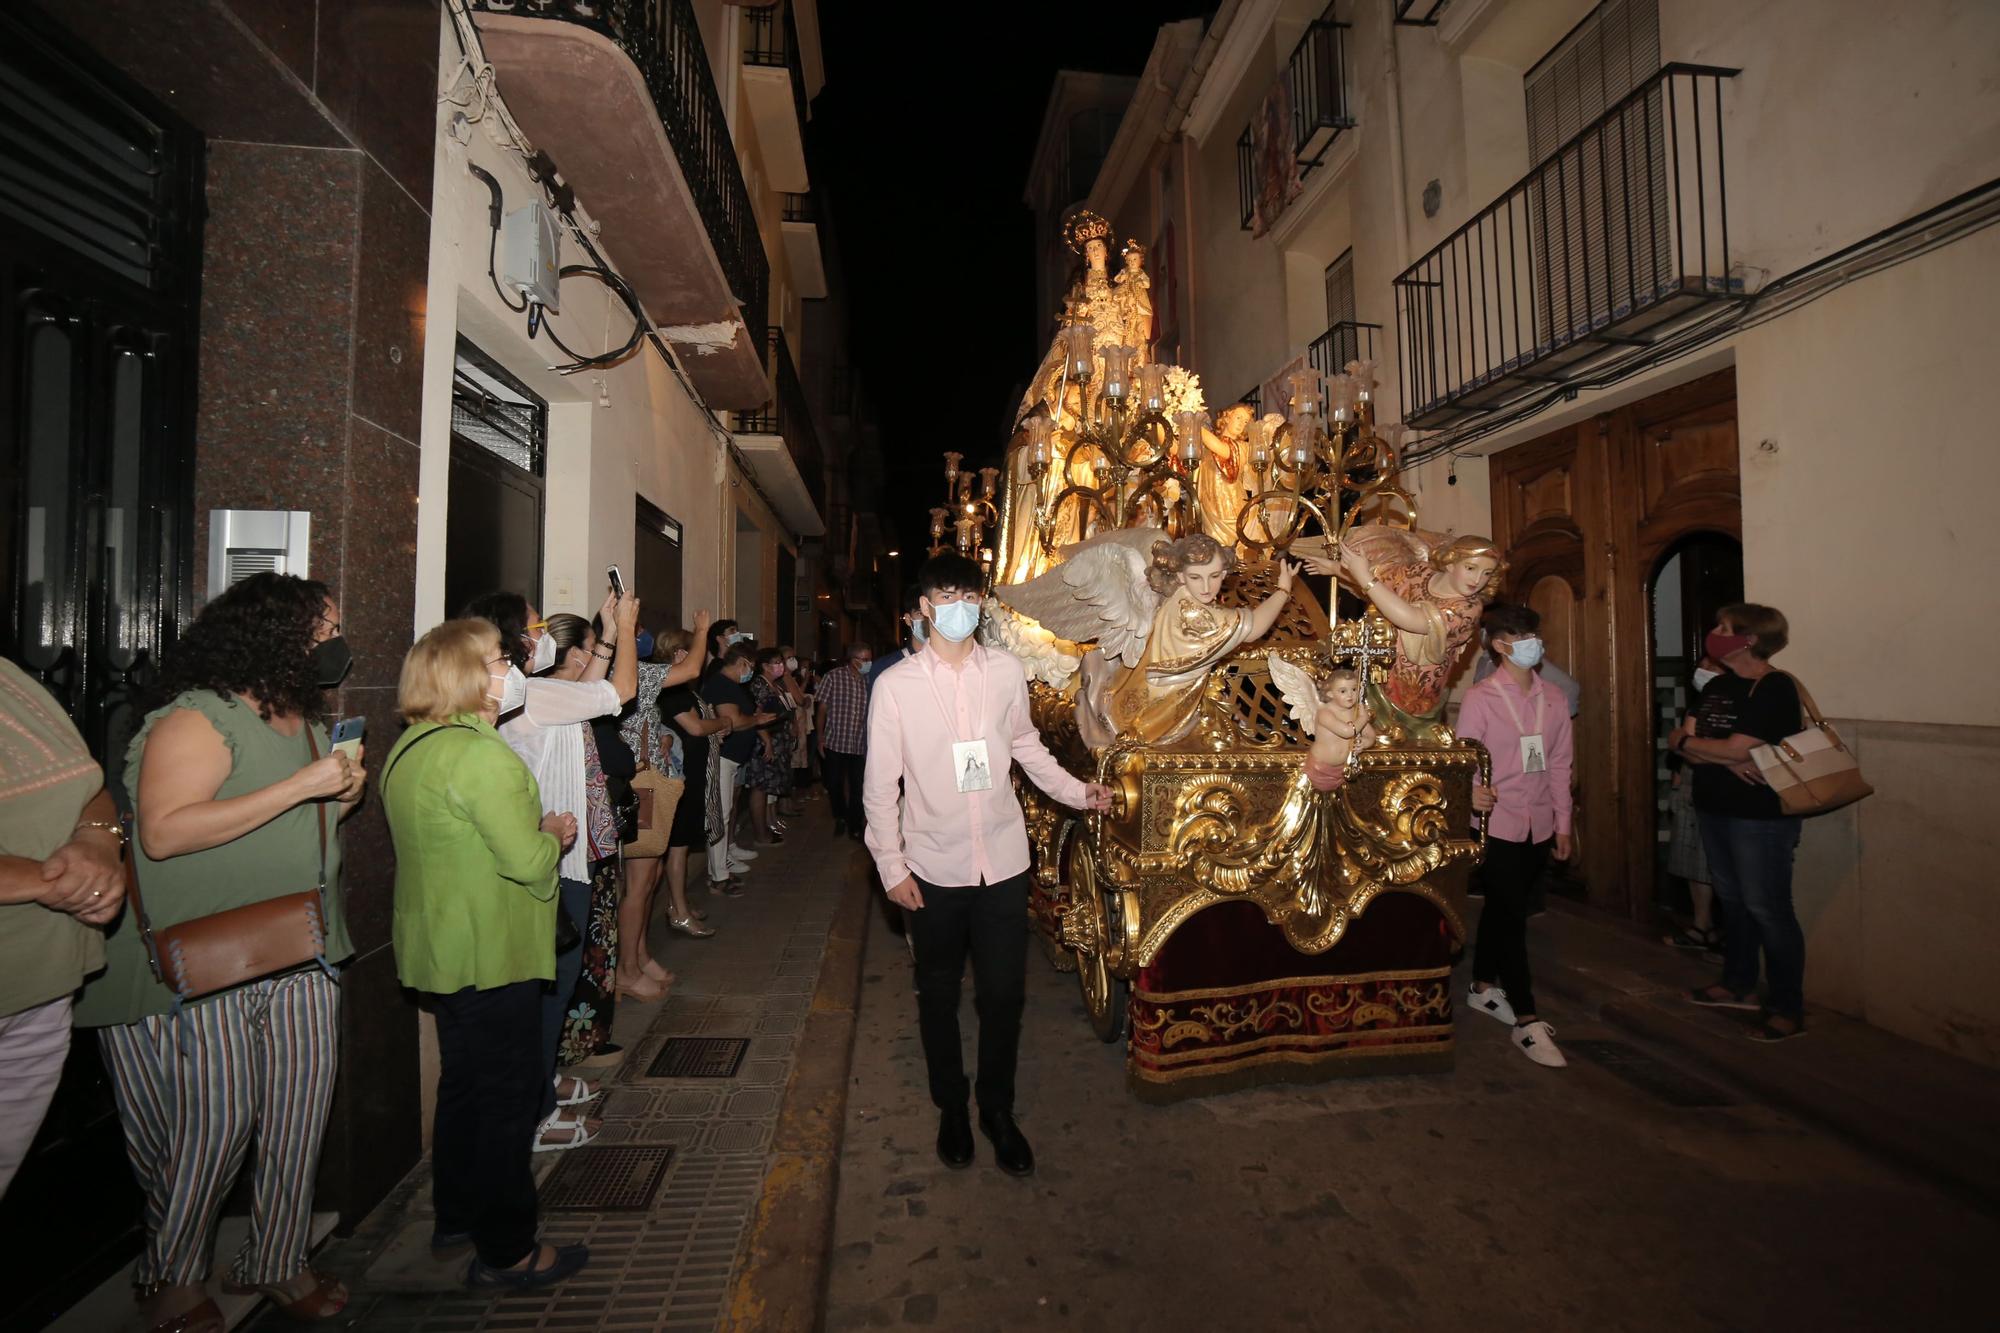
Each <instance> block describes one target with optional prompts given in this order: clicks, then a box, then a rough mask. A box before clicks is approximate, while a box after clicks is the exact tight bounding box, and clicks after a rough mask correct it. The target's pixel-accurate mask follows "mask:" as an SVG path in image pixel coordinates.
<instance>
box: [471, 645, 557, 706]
mask: <svg viewBox="0 0 2000 1333" xmlns="http://www.w3.org/2000/svg"><path fill="white" fill-rule="evenodd" d="M543 642H544V643H547V642H549V640H547V639H544V640H543ZM486 679H488V680H497V681H499V682H500V697H499V698H498V699H493V691H492V689H491V688H489V689H488V690H487V691H486V697H487V698H488V699H493V702H494V703H496V704H498V705H499V706H500V711H501V712H502V713H511V712H513V711H514V710H515V709H516V708H519V707H520V706H521V705H522V704H523V703H525V702H527V698H528V678H527V677H526V676H524V675H522V674H521V668H519V667H517V666H510V667H508V668H507V674H506V675H504V676H496V675H494V674H493V673H492V672H490V671H489V672H487V673H486Z"/></svg>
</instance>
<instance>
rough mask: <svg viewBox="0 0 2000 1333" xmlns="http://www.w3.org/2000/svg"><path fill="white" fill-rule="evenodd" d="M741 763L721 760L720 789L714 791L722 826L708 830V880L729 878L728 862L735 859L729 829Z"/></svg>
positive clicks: (716, 882) (733, 844) (718, 882)
mask: <svg viewBox="0 0 2000 1333" xmlns="http://www.w3.org/2000/svg"><path fill="white" fill-rule="evenodd" d="M742 768H743V765H741V764H739V763H737V762H736V761H735V760H734V759H725V760H723V761H722V790H721V791H719V792H717V793H716V797H715V802H716V810H717V812H718V813H720V815H721V816H722V821H721V823H722V826H721V827H720V828H712V829H710V830H709V831H708V837H709V843H708V882H709V883H711V884H720V883H722V882H723V881H724V880H726V879H728V878H729V863H730V862H731V861H733V860H735V859H736V841H735V838H734V837H733V835H731V833H730V831H729V825H730V821H731V820H732V819H733V818H734V816H735V814H736V787H737V779H738V777H739V776H740V773H741V770H742Z"/></svg>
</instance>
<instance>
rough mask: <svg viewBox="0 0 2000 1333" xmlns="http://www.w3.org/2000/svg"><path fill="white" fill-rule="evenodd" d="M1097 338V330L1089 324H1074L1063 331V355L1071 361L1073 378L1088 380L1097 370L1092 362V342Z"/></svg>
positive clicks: (1070, 371) (1070, 367) (1070, 372)
mask: <svg viewBox="0 0 2000 1333" xmlns="http://www.w3.org/2000/svg"><path fill="white" fill-rule="evenodd" d="M1096 338H1097V330H1096V329H1094V328H1092V327H1091V326H1090V325H1088V324H1072V325H1070V326H1069V328H1067V329H1065V330H1064V331H1063V344H1064V345H1063V355H1064V357H1065V358H1066V359H1067V360H1068V362H1069V374H1070V378H1071V379H1077V380H1087V379H1089V378H1090V377H1091V375H1092V374H1093V373H1094V372H1095V370H1096V367H1095V366H1094V365H1092V363H1091V355H1090V350H1091V344H1092V343H1093V342H1094V341H1095V340H1096Z"/></svg>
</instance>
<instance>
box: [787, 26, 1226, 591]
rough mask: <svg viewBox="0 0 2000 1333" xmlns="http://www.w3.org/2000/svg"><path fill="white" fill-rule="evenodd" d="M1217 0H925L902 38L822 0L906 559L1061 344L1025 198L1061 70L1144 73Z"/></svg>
mask: <svg viewBox="0 0 2000 1333" xmlns="http://www.w3.org/2000/svg"><path fill="white" fill-rule="evenodd" d="M1210 8H1212V6H1210V5H1206V4H1200V3H1190V2H1188V0H1182V2H1181V3H1154V4H1126V5H1119V6H1116V7H1113V6H1109V5H1102V6H1099V5H1088V4H1076V3H1069V4H1051V3H1041V2H1039V0H1023V2H1020V3H1008V4H1003V5H985V6H976V7H975V6H966V7H963V8H961V7H960V6H959V5H956V4H934V5H925V6H912V7H910V9H909V10H908V11H907V12H908V14H909V15H910V16H911V17H912V19H913V20H914V22H911V23H908V24H907V25H906V24H904V23H903V21H902V20H900V19H899V20H897V21H896V23H895V26H896V27H899V28H900V29H901V30H900V31H898V32H896V33H895V34H894V36H895V40H894V41H893V42H892V43H891V42H885V41H884V40H883V37H884V32H883V29H884V26H885V22H886V20H885V21H884V22H864V21H860V20H861V9H862V7H860V6H844V5H841V6H837V5H830V4H822V6H821V11H820V12H821V25H820V30H821V44H822V49H823V51H824V55H825V60H826V87H825V89H824V90H823V91H822V92H821V93H820V95H819V96H818V97H817V98H816V99H814V101H813V107H812V121H811V125H810V127H809V135H810V138H809V140H808V145H809V146H808V152H809V153H810V155H811V156H810V162H809V166H810V169H811V172H812V177H813V194H814V196H815V197H816V198H817V199H818V200H820V201H821V203H822V205H823V206H824V207H826V208H827V209H828V210H829V211H830V212H831V214H832V218H833V228H834V231H835V233H836V235H837V237H838V243H839V247H840V251H841V262H842V264H843V265H844V267H845V269H846V274H847V288H848V307H849V318H850V322H851V326H852V328H851V336H852V347H851V363H852V364H853V365H854V366H855V367H856V369H857V370H858V371H859V373H860V374H861V376H862V378H863V380H864V382H865V383H866V384H867V386H868V393H869V396H870V397H871V398H872V399H873V401H874V403H875V409H876V410H875V414H876V417H877V419H878V420H879V421H880V423H881V426H882V447H883V453H884V455H885V457H884V464H885V467H886V474H887V491H886V494H885V496H884V499H883V510H884V518H885V521H886V522H887V523H888V524H889V525H890V526H891V530H892V532H893V534H894V536H895V538H896V539H897V540H898V541H900V542H901V544H902V546H903V548H904V559H905V562H906V564H905V568H914V565H913V564H911V563H909V562H910V561H911V560H912V558H913V557H914V558H917V559H920V558H921V555H922V552H923V550H924V548H925V547H926V546H928V545H929V535H928V534H929V517H928V511H929V509H930V507H931V506H932V505H935V504H937V503H939V501H940V499H941V497H942V492H943V490H944V462H943V458H942V455H943V453H944V451H945V450H947V449H958V450H960V451H961V452H963V453H965V454H966V455H967V458H968V460H973V459H976V460H978V461H980V462H988V463H998V462H999V455H1000V452H1001V449H1002V447H1003V446H1004V444H1005V440H1004V439H1003V438H1002V437H1001V434H1000V432H1001V431H1002V430H1003V429H1004V423H1005V418H1006V416H1007V413H1008V411H1009V410H1010V408H1011V406H1012V404H1013V402H1014V400H1015V399H1017V398H1018V396H1019V395H1020V393H1021V392H1022V391H1023V389H1024V388H1025V386H1026V383H1027V379H1028V376H1029V375H1031V374H1032V373H1033V372H1034V369H1035V365H1036V363H1037V362H1039V361H1040V359H1041V356H1042V352H1043V351H1044V350H1045V349H1046V347H1047V344H1048V337H1049V331H1048V330H1043V329H1038V328H1036V327H1035V288H1034V258H1035V251H1036V237H1035V235H1034V218H1033V215H1032V214H1031V213H1030V212H1029V211H1028V207H1027V205H1026V204H1025V203H1023V202H1022V196H1023V194H1024V193H1025V191H1026V186H1027V177H1028V164H1029V158H1030V157H1031V155H1032V154H1033V153H1034V150H1035V138H1036V135H1037V134H1038V133H1039V132H1040V129H1041V122H1042V112H1043V109H1044V108H1045V106H1046V105H1047V102H1048V97H1049V90H1050V87H1051V85H1052V84H1053V82H1054V78H1055V73H1056V71H1057V70H1058V69H1079V70H1093V71H1098V72H1103V73H1109V74H1131V75H1136V74H1138V73H1139V72H1140V71H1141V70H1143V69H1144V68H1145V64H1146V58H1147V56H1148V55H1149V54H1151V52H1152V49H1153V39H1154V37H1155V35H1156V34H1157V33H1158V30H1159V27H1160V25H1161V24H1163V23H1171V22H1174V21H1176V20H1179V19H1184V18H1191V17H1198V16H1203V15H1205V14H1206V13H1207V11H1208V10H1209V9H1210ZM878 12H880V11H878Z"/></svg>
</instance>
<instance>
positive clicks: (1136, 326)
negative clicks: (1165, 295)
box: [1111, 239, 1153, 366]
mask: <svg viewBox="0 0 2000 1333" xmlns="http://www.w3.org/2000/svg"><path fill="white" fill-rule="evenodd" d="M1118 255H1119V258H1120V259H1122V260H1124V262H1125V267H1124V268H1123V269H1121V270H1120V271H1119V273H1118V276H1117V277H1116V278H1113V279H1112V280H1111V283H1112V286H1113V287H1114V288H1115V289H1116V291H1115V293H1114V294H1115V295H1116V296H1117V298H1118V302H1119V305H1120V307H1121V313H1122V314H1123V316H1124V321H1123V322H1124V325H1125V336H1126V337H1127V338H1129V339H1130V340H1131V345H1132V346H1133V347H1136V348H1137V349H1138V350H1139V364H1140V365H1142V366H1143V365H1147V364H1149V363H1150V362H1151V361H1152V359H1153V290H1152V288H1153V280H1152V279H1151V278H1149V277H1147V276H1146V247H1145V246H1143V245H1141V244H1139V242H1138V241H1137V240H1136V239H1133V240H1128V241H1126V242H1125V248H1124V249H1123V250H1120V251H1119V252H1118Z"/></svg>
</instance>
